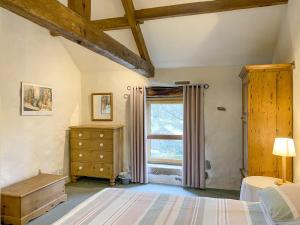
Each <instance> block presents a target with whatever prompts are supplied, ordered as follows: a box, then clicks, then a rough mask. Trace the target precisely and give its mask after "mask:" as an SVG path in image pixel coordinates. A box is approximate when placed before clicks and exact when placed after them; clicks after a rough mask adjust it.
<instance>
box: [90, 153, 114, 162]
mask: <svg viewBox="0 0 300 225" xmlns="http://www.w3.org/2000/svg"><path fill="white" fill-rule="evenodd" d="M93 161H94V162H99V163H113V153H112V152H108V151H93Z"/></svg>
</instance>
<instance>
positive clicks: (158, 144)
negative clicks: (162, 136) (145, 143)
mask: <svg viewBox="0 0 300 225" xmlns="http://www.w3.org/2000/svg"><path fill="white" fill-rule="evenodd" d="M150 145H151V151H150V158H151V159H168V160H182V158H183V153H182V149H183V141H182V140H151V141H150ZM151 159H150V160H151Z"/></svg>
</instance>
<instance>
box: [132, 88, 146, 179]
mask: <svg viewBox="0 0 300 225" xmlns="http://www.w3.org/2000/svg"><path fill="white" fill-rule="evenodd" d="M145 93H146V90H145V88H141V87H132V88H131V94H130V133H131V141H130V142H131V180H132V182H134V183H147V182H148V178H147V153H146V135H145V133H146V132H145V131H146V129H145V115H146V113H145V111H146V110H145V109H146V94H145Z"/></svg>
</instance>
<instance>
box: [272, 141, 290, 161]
mask: <svg viewBox="0 0 300 225" xmlns="http://www.w3.org/2000/svg"><path fill="white" fill-rule="evenodd" d="M273 155H278V156H289V157H295V156H296V151H295V144H294V140H293V139H291V138H275V142H274V147H273Z"/></svg>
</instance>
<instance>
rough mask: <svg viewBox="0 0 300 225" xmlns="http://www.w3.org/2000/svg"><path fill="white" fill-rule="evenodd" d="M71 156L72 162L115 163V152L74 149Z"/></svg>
mask: <svg viewBox="0 0 300 225" xmlns="http://www.w3.org/2000/svg"><path fill="white" fill-rule="evenodd" d="M71 156H72V162H99V163H113V153H112V152H108V151H86V150H74V151H72V153H71Z"/></svg>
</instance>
